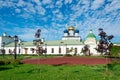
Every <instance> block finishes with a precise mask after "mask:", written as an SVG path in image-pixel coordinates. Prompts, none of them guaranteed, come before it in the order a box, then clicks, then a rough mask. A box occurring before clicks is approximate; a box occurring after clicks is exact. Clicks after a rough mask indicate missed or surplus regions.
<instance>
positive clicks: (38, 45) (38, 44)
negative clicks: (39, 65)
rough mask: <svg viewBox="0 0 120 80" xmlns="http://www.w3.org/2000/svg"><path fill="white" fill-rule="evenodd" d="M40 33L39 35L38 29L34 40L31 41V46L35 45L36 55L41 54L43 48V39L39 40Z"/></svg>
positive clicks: (39, 30)
mask: <svg viewBox="0 0 120 80" xmlns="http://www.w3.org/2000/svg"><path fill="white" fill-rule="evenodd" d="M40 33H41V29H38V30H37V32H36V33H35V38H36V39H35V40H33V44H34V45H36V53H37V54H38V55H40V54H43V52H45V51H43V47H42V44H44V39H40V36H41V35H40Z"/></svg>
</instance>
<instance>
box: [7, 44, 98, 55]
mask: <svg viewBox="0 0 120 80" xmlns="http://www.w3.org/2000/svg"><path fill="white" fill-rule="evenodd" d="M89 46H90V53H91V54H92V55H100V53H98V52H97V51H96V50H95V48H96V45H89ZM59 47H60V48H61V53H59ZM83 47H84V45H67V46H43V49H45V48H47V54H63V55H65V54H66V48H69V50H70V49H71V48H73V51H72V52H71V53H67V54H72V55H73V54H74V53H75V48H77V54H78V55H82V53H80V52H81V50H82V48H83ZM25 48H26V49H28V51H27V54H36V51H34V53H32V51H31V48H34V49H36V47H35V46H29V47H20V49H21V53H20V54H26V53H25ZM52 48H54V53H52ZM5 49H6V54H9V49H11V50H12V51H13V50H14V47H5ZM18 51H19V47H17V54H18V53H19V52H18ZM13 54H14V53H13Z"/></svg>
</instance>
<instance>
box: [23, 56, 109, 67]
mask: <svg viewBox="0 0 120 80" xmlns="http://www.w3.org/2000/svg"><path fill="white" fill-rule="evenodd" d="M21 62H22V63H27V64H48V65H56V66H57V65H64V64H67V65H98V64H108V63H110V59H109V58H91V57H90V58H89V57H87V58H86V57H56V58H41V59H40V58H36V59H24V60H22V61H21Z"/></svg>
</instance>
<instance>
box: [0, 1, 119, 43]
mask: <svg viewBox="0 0 120 80" xmlns="http://www.w3.org/2000/svg"><path fill="white" fill-rule="evenodd" d="M76 24H77V25H78V30H80V33H79V35H80V36H81V38H82V39H85V38H86V36H87V34H88V33H89V30H90V29H91V28H92V30H93V33H94V34H95V35H96V36H98V28H103V30H104V31H105V32H106V33H107V35H114V38H113V41H114V42H120V0H0V35H2V34H3V33H4V32H6V33H7V34H8V35H11V36H14V35H18V36H19V38H21V39H22V40H25V41H32V40H33V39H35V37H34V35H35V33H36V31H37V29H41V38H45V40H60V39H61V38H62V36H63V31H64V30H65V29H66V25H68V26H70V25H72V26H76Z"/></svg>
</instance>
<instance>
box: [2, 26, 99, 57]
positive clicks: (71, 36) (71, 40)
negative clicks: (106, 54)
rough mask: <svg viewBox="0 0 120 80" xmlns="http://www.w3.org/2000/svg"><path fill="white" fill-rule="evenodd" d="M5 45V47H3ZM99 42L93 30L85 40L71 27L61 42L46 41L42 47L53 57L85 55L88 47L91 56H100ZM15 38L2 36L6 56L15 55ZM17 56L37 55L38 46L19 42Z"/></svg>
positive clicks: (64, 32) (75, 28)
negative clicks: (98, 50) (84, 51)
mask: <svg viewBox="0 0 120 80" xmlns="http://www.w3.org/2000/svg"><path fill="white" fill-rule="evenodd" d="M3 43H4V45H3ZM97 43H98V40H97V39H96V36H95V35H94V33H93V31H92V29H90V30H89V31H88V34H87V36H86V39H85V40H82V38H81V37H80V35H79V30H78V29H77V27H74V26H71V25H70V26H69V27H67V28H66V29H65V30H64V31H63V36H62V39H61V40H53V41H45V42H44V43H43V44H42V45H41V47H42V48H43V49H44V50H46V53H45V54H51V55H66V54H70V55H84V53H83V49H84V47H85V46H86V45H87V46H88V48H89V54H90V55H100V53H98V52H97V51H96V50H95V48H96V47H97ZM14 44H15V43H14V38H13V37H11V36H8V35H7V34H6V33H4V34H3V35H2V36H0V49H3V48H4V49H5V54H14ZM0 54H1V53H0ZM17 54H31V55H33V54H36V45H34V44H33V42H27V41H25V42H18V44H17Z"/></svg>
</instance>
